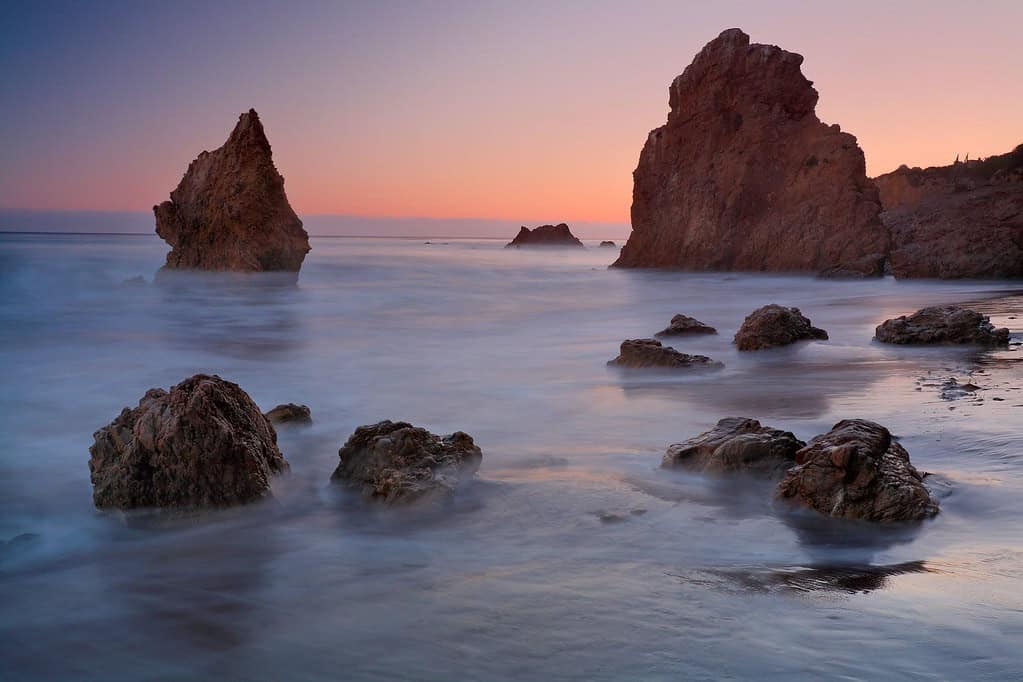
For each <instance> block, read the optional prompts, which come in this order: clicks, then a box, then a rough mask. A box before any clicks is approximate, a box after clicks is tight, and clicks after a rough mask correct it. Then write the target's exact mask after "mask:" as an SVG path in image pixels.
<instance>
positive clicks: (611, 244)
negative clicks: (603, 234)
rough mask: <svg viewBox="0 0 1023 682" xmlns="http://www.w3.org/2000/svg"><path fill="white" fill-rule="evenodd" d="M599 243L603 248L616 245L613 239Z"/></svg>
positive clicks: (610, 247) (611, 247)
mask: <svg viewBox="0 0 1023 682" xmlns="http://www.w3.org/2000/svg"><path fill="white" fill-rule="evenodd" d="M600 245H601V246H602V247H604V248H609V249H613V248H616V247H617V244H615V243H614V242H613V241H610V240H605V241H602V242H600Z"/></svg>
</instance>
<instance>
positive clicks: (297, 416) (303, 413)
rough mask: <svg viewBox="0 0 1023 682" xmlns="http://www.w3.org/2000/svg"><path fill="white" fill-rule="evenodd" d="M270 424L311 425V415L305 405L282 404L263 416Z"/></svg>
mask: <svg viewBox="0 0 1023 682" xmlns="http://www.w3.org/2000/svg"><path fill="white" fill-rule="evenodd" d="M263 416H264V417H266V418H267V420H268V421H269V422H270V423H271V424H312V423H313V415H312V412H311V411H310V410H309V407H308V406H307V405H296V404H295V403H283V404H281V405H278V406H276V407H275V408H273V409H272V410H270V411H269V412H267V413H266V414H264V415H263Z"/></svg>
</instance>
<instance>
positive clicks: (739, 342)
mask: <svg viewBox="0 0 1023 682" xmlns="http://www.w3.org/2000/svg"><path fill="white" fill-rule="evenodd" d="M827 338H828V333H827V332H826V331H824V330H823V329H818V328H817V327H814V326H813V325H812V324H811V323H810V320H809V318H807V317H806V316H804V315H803V314H802V313H800V312H799V308H785V307H783V306H780V305H775V304H773V303H772V304H771V305H765V306H764V307H763V308H758V309H756V310H754V311H753V312H752V313H750V314H749V315H748V316H747V317H746V319H745V320H744V321H743V323H742V326H741V327H740V328H739V331H737V332H736V333H735V338H734V339H733V343H734V344H735V345H736V346H737V347H738V348H739V350H762V349H764V348H774V347H776V346H786V345H788V344H790V343H795V342H796V341H803V340H808V339H822V340H823V339H827Z"/></svg>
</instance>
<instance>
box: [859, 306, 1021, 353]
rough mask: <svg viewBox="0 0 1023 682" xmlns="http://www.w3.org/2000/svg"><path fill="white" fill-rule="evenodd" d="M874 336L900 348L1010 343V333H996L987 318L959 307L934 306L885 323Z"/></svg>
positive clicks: (1002, 344)
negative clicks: (910, 345)
mask: <svg viewBox="0 0 1023 682" xmlns="http://www.w3.org/2000/svg"><path fill="white" fill-rule="evenodd" d="M874 336H875V337H876V338H877V340H878V341H881V342H883V343H897V344H931V343H950V344H961V343H974V344H978V345H985V346H1004V345H1006V344H1008V343H1009V330H1008V329H1006V328H1005V327H1002V328H1001V329H995V326H994V325H993V324H991V321H990V319H989V318H988V317H987V315H981V314H980V313H978V312H975V311H973V310H970V309H968V308H962V307H960V306H931V307H928V308H921V309H920V310H918V311H916V312H915V313H913V314H912V315H908V316H907V315H903V316H902V317H896V318H894V319H891V320H885V321H884V322H882V323H881V324H879V325H878V326H877V329H876V330H875V331H874Z"/></svg>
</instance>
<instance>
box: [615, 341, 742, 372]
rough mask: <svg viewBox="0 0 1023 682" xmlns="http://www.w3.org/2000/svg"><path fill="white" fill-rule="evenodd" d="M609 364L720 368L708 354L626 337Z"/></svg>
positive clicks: (668, 367) (643, 366)
mask: <svg viewBox="0 0 1023 682" xmlns="http://www.w3.org/2000/svg"><path fill="white" fill-rule="evenodd" d="M607 364H608V365H612V366H617V367H628V368H631V369H651V368H661V367H663V368H667V369H720V368H722V367H724V365H722V364H721V363H720V362H717V361H715V360H712V359H710V358H708V357H707V356H706V355H690V354H689V353H680V352H679V351H677V350H675V349H674V348H672V347H671V346H662V345H661V342H660V341H658V340H657V339H626V340H625V341H622V345H621V346H620V347H619V353H618V357H616V358H615V359H613V360H609V361H608V363H607Z"/></svg>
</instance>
